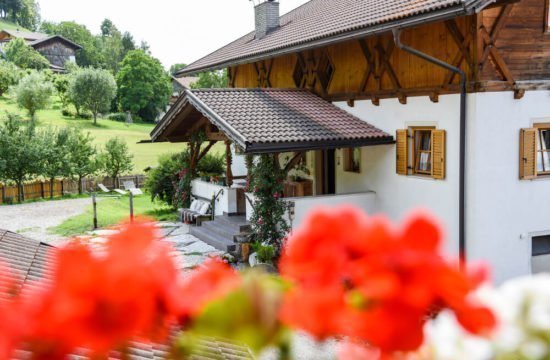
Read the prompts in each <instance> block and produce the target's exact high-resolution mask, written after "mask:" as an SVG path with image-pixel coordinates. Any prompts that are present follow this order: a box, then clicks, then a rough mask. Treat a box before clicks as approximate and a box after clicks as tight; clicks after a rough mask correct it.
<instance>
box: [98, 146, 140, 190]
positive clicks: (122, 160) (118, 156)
mask: <svg viewBox="0 0 550 360" xmlns="http://www.w3.org/2000/svg"><path fill="white" fill-rule="evenodd" d="M132 159H133V156H132V155H131V154H130V152H129V151H128V145H127V144H126V142H125V141H124V140H122V139H120V138H118V137H116V138H112V139H110V140H109V141H107V143H106V144H105V151H104V153H103V154H102V155H101V162H102V166H103V169H104V171H105V173H106V174H107V175H108V176H110V177H111V178H112V179H113V183H115V184H116V183H117V182H118V177H119V175H120V174H123V173H126V172H129V171H132V170H133V168H134V165H133V164H132Z"/></svg>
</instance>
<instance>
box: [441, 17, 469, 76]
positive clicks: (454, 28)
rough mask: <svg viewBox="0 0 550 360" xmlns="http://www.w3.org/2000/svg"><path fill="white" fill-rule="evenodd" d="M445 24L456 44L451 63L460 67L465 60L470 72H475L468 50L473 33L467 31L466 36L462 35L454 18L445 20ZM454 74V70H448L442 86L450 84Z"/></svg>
mask: <svg viewBox="0 0 550 360" xmlns="http://www.w3.org/2000/svg"><path fill="white" fill-rule="evenodd" d="M445 26H446V27H447V30H448V31H449V33H450V34H451V36H452V38H453V40H454V41H455V43H456V45H457V46H458V52H457V54H456V55H455V57H454V58H453V60H452V61H451V65H453V66H455V67H457V68H460V66H461V65H462V63H463V62H464V60H466V63H467V64H468V67H469V68H470V71H471V72H472V73H473V72H475V61H474V57H473V56H472V54H471V52H470V44H471V43H472V40H474V35H473V34H472V33H471V32H468V33H467V34H466V36H464V35H463V34H462V32H461V31H460V28H459V27H458V25H457V23H456V21H455V20H454V19H453V20H448V21H446V22H445ZM455 76H456V73H455V72H454V71H449V73H448V75H447V76H446V77H445V81H444V82H443V86H447V85H449V84H452V83H453V80H454V78H455Z"/></svg>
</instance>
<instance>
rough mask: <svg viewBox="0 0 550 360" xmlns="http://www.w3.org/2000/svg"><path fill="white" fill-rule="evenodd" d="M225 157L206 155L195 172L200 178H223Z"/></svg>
mask: <svg viewBox="0 0 550 360" xmlns="http://www.w3.org/2000/svg"><path fill="white" fill-rule="evenodd" d="M225 168H226V166H225V155H224V154H220V155H218V156H216V155H214V154H207V155H206V156H205V157H203V158H202V159H201V161H200V162H199V164H198V165H197V171H198V173H199V175H200V176H214V177H216V176H223V175H225Z"/></svg>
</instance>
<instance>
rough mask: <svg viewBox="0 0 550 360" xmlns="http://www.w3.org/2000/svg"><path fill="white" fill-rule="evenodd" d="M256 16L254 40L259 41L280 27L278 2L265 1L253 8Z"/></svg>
mask: <svg viewBox="0 0 550 360" xmlns="http://www.w3.org/2000/svg"><path fill="white" fill-rule="evenodd" d="M254 12H255V14H256V39H258V40H259V39H261V38H263V37H265V36H266V35H267V34H269V33H270V32H271V31H273V30H275V29H276V28H278V27H279V26H280V23H279V1H278V0H266V1H263V2H260V3H259V4H258V5H256V6H255V7H254Z"/></svg>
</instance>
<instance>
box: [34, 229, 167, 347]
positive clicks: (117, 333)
mask: <svg viewBox="0 0 550 360" xmlns="http://www.w3.org/2000/svg"><path fill="white" fill-rule="evenodd" d="M56 256H57V261H56V267H55V269H54V279H55V281H54V283H53V284H52V286H51V287H48V288H46V289H43V290H41V291H40V292H39V293H37V294H35V296H32V297H30V299H31V300H32V301H28V302H27V304H26V311H27V312H28V313H30V314H33V317H34V321H33V325H34V326H32V327H31V330H30V338H29V343H30V344H31V346H32V350H33V351H34V352H35V354H39V356H38V357H40V356H42V357H51V356H63V355H65V354H67V353H68V352H70V351H73V350H74V349H75V348H77V347H82V348H86V349H89V350H90V351H91V352H92V353H96V354H104V353H106V352H108V351H109V350H112V349H118V348H120V347H123V346H125V345H126V344H127V342H128V341H130V340H132V339H135V338H136V337H137V336H143V337H145V338H147V339H154V338H157V337H160V336H162V335H165V334H166V333H167V328H168V326H169V325H170V324H171V323H173V320H174V319H175V317H174V315H173V314H172V310H173V308H174V302H175V299H174V298H173V296H175V293H174V291H173V286H172V285H173V284H175V283H176V280H177V269H176V267H175V264H174V262H173V259H172V258H171V256H170V247H169V246H168V245H167V244H165V243H162V242H160V241H157V236H156V230H155V228H154V225H152V224H147V223H145V222H137V223H135V224H132V225H130V224H128V225H124V226H123V229H122V231H121V232H120V233H119V234H117V235H114V236H112V237H111V238H110V239H109V241H108V243H107V244H106V245H105V248H104V249H102V250H100V251H92V250H91V249H90V247H87V246H85V245H82V244H74V245H69V246H67V247H66V248H62V249H60V250H59V251H58V252H57V255H56Z"/></svg>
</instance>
